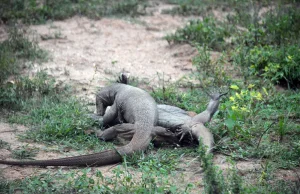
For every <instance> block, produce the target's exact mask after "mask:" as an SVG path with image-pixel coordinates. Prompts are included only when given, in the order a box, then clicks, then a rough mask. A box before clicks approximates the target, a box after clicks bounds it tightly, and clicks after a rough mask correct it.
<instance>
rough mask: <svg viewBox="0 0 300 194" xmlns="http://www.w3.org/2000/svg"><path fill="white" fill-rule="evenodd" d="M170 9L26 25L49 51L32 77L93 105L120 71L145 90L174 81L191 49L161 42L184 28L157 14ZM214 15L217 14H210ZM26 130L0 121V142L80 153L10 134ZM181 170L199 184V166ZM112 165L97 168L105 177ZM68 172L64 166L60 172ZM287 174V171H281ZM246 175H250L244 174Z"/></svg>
mask: <svg viewBox="0 0 300 194" xmlns="http://www.w3.org/2000/svg"><path fill="white" fill-rule="evenodd" d="M170 6H171V5H165V4H161V3H157V4H155V5H154V6H153V7H150V8H148V12H151V13H152V14H149V15H146V16H140V17H138V18H137V19H134V20H133V19H131V20H129V19H124V18H123V19H117V18H103V19H101V20H97V21H95V20H91V19H88V18H85V17H73V18H71V19H67V20H64V21H55V22H51V23H47V24H45V25H37V26H31V27H30V29H31V30H32V31H34V32H35V34H36V35H37V37H38V42H39V45H40V47H42V48H43V49H45V50H47V51H49V53H50V56H51V60H50V61H49V62H46V63H44V64H42V65H40V64H33V71H32V70H31V72H32V73H34V72H37V71H40V70H46V71H47V72H48V73H49V74H50V75H52V76H54V77H55V78H56V79H57V80H59V81H60V82H62V83H68V84H71V85H72V86H74V87H75V88H76V90H77V91H76V95H77V96H81V97H84V98H86V99H88V100H89V101H91V102H93V101H94V99H95V97H94V95H95V91H96V90H97V89H98V88H99V87H102V86H104V85H106V84H107V82H108V81H110V80H114V79H115V78H116V76H117V75H119V74H120V73H121V72H128V73H130V76H131V77H133V78H138V79H139V80H142V81H144V82H146V83H149V85H151V86H157V85H159V84H162V80H164V81H165V82H174V81H176V80H178V79H180V78H181V77H182V76H184V75H187V74H188V73H190V72H191V71H192V69H193V67H192V62H191V59H192V57H193V56H194V55H195V54H196V49H195V48H192V47H191V46H189V45H173V46H170V45H169V44H168V42H167V41H166V40H164V39H163V36H165V35H166V34H167V33H171V32H174V31H175V30H176V29H177V28H178V27H181V26H183V25H185V24H186V22H187V21H188V20H189V18H187V17H179V16H171V15H163V14H161V10H162V9H165V8H170ZM216 14H217V13H216ZM24 130H26V128H25V127H24V126H19V125H9V124H7V123H3V122H0V138H1V139H2V140H4V141H6V142H8V143H10V145H11V147H12V148H13V149H15V148H18V147H20V146H24V145H28V146H29V147H37V148H38V149H39V154H38V155H37V156H36V157H35V158H36V159H50V158H59V157H63V156H70V155H78V154H80V153H76V152H69V153H67V154H66V153H61V152H57V151H53V152H52V151H49V150H51V149H53V150H57V149H56V148H55V147H53V148H49V146H46V145H41V144H33V143H30V142H29V143H28V142H20V141H18V139H17V138H16V135H17V134H19V133H22V132H23V131H24ZM0 158H1V159H11V158H10V152H9V151H8V150H7V149H1V150H0ZM186 160H187V161H188V162H187V161H183V162H182V164H181V165H182V166H181V168H183V169H185V170H184V171H182V173H183V175H184V181H185V182H186V183H188V182H191V183H194V184H195V185H202V183H201V180H202V174H201V173H199V166H200V164H199V162H197V160H193V159H186ZM214 160H215V163H216V164H217V165H219V166H220V168H221V169H226V168H228V167H229V164H228V163H227V162H226V157H225V156H223V155H219V154H216V155H215V158H214ZM237 167H238V169H239V170H240V173H241V174H242V175H245V176H247V175H249V173H250V172H251V173H255V172H257V171H258V170H259V169H260V168H261V165H260V161H258V160H255V161H239V162H237ZM113 168H114V166H105V167H99V168H95V169H99V170H101V171H102V172H103V174H104V175H109V174H110V172H111V170H112V169H113ZM0 169H1V170H0V172H1V173H0V176H3V177H5V179H8V180H14V179H23V178H25V177H28V176H33V175H38V174H40V173H42V172H45V171H50V172H51V171H52V172H54V171H56V170H57V169H58V168H52V167H51V168H34V167H25V168H24V167H18V166H15V167H12V166H8V165H0ZM63 169H64V170H68V169H70V168H63ZM286 173H287V174H288V172H286ZM249 176H250V175H249ZM199 187H200V186H199Z"/></svg>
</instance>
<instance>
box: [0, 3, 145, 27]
mask: <svg viewBox="0 0 300 194" xmlns="http://www.w3.org/2000/svg"><path fill="white" fill-rule="evenodd" d="M143 6H145V4H144V1H143V0H126V1H120V0H118V1H113V2H112V1H108V0H92V1H82V0H79V1H73V0H60V1H55V0H47V1H43V2H36V1H31V0H25V1H23V0H14V1H10V0H3V1H1V3H0V20H2V21H4V22H5V23H11V22H15V21H17V20H21V21H22V22H24V23H31V24H40V23H44V22H46V21H47V20H63V19H67V18H70V17H72V16H74V15H83V16H87V17H89V18H92V19H100V18H101V17H103V16H110V15H113V16H116V15H121V16H122V15H129V16H136V15H140V14H143V12H141V11H143V10H140V8H141V7H143Z"/></svg>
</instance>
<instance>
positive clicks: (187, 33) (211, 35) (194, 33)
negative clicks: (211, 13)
mask: <svg viewBox="0 0 300 194" xmlns="http://www.w3.org/2000/svg"><path fill="white" fill-rule="evenodd" d="M218 23H220V22H218V21H216V20H215V19H214V18H212V17H206V18H204V19H203V21H200V20H191V21H190V22H189V23H188V24H187V25H186V26H185V27H183V28H181V29H178V30H177V31H176V32H175V33H174V34H169V35H167V36H165V39H166V40H167V41H168V42H169V43H190V44H192V45H193V44H199V45H207V46H208V47H209V48H212V49H214V50H218V51H220V50H223V49H224V48H225V47H226V46H228V45H227V44H226V42H225V38H227V37H229V35H230V29H229V28H228V26H221V25H219V24H218Z"/></svg>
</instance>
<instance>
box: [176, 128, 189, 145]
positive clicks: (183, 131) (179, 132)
mask: <svg viewBox="0 0 300 194" xmlns="http://www.w3.org/2000/svg"><path fill="white" fill-rule="evenodd" d="M187 134H189V136H190V138H191V140H193V135H192V129H191V128H190V127H188V126H182V127H181V128H180V129H177V133H176V135H177V136H178V135H181V136H180V139H179V142H181V141H182V139H183V138H184V137H185V136H186V135H187Z"/></svg>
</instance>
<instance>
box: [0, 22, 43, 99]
mask: <svg viewBox="0 0 300 194" xmlns="http://www.w3.org/2000/svg"><path fill="white" fill-rule="evenodd" d="M23 30H25V29H18V28H17V27H12V28H9V30H8V35H9V36H8V39H6V40H4V41H3V42H0V87H1V86H2V84H4V83H3V82H4V81H5V80H6V79H7V78H8V77H9V76H12V75H17V73H18V72H19V71H20V69H21V68H22V66H23V65H24V62H25V61H37V62H39V61H44V60H45V59H46V57H47V54H46V52H45V51H43V50H42V49H40V48H39V46H38V45H37V43H36V42H35V41H32V40H29V39H28V38H27V37H26V36H25V35H24V34H25V31H23ZM0 104H1V103H0Z"/></svg>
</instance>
